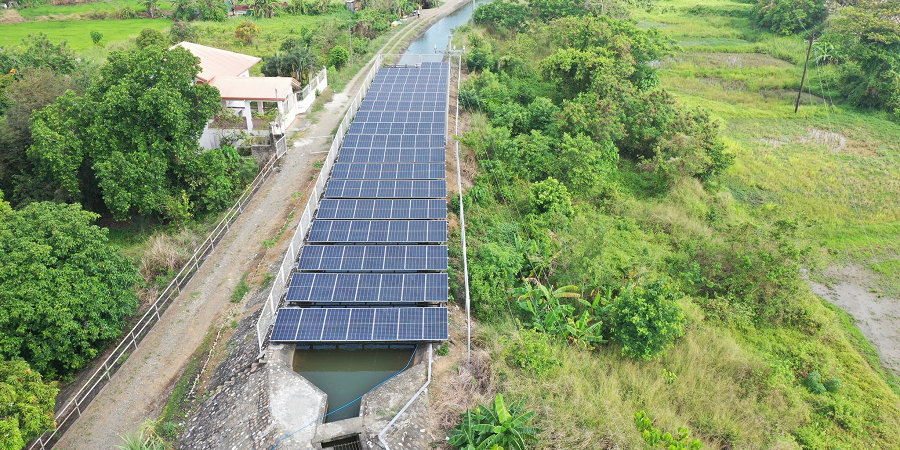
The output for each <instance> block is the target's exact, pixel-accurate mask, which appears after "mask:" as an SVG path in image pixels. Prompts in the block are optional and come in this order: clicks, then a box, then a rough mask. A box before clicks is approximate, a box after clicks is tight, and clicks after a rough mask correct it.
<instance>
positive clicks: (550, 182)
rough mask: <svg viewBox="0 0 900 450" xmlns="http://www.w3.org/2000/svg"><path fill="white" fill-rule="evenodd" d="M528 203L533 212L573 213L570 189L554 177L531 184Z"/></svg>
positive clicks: (567, 214)
mask: <svg viewBox="0 0 900 450" xmlns="http://www.w3.org/2000/svg"><path fill="white" fill-rule="evenodd" d="M528 204H529V205H530V206H531V210H532V211H533V212H535V213H539V214H542V213H555V214H560V215H562V216H566V217H568V216H571V215H572V214H573V211H572V196H571V195H569V190H568V189H566V186H565V185H564V184H562V183H560V182H559V181H557V180H556V178H553V177H549V178H547V179H546V180H544V181H540V182H537V183H534V184H532V185H531V195H529V197H528Z"/></svg>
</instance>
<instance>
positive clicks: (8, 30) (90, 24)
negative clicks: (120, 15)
mask: <svg viewBox="0 0 900 450" xmlns="http://www.w3.org/2000/svg"><path fill="white" fill-rule="evenodd" d="M171 25H172V21H171V20H169V19H129V20H111V19H104V20H90V21H77V22H22V23H16V24H6V25H0V46H2V47H7V46H14V45H20V44H22V40H23V39H25V38H27V37H28V35H30V34H36V33H44V34H46V35H47V36H49V37H50V40H51V41H54V42H58V41H63V40H65V41H68V42H69V46H70V47H71V48H72V50H75V51H76V52H80V51H84V50H89V49H92V48H94V47H95V46H94V44H93V42H91V31H99V32H101V33H103V40H102V41H101V44H103V45H109V44H112V43H116V42H122V41H127V40H128V39H129V38H131V37H134V36H137V34H138V33H140V32H141V30H143V29H144V28H152V29H155V30H160V31H162V30H165V29H166V28H168V27H170V26H171Z"/></svg>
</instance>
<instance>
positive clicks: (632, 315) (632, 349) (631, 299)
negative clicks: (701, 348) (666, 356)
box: [608, 280, 686, 359]
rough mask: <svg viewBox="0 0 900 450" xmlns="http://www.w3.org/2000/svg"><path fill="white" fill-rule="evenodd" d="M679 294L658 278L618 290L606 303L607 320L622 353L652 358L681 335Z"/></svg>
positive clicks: (682, 333)
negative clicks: (609, 301)
mask: <svg viewBox="0 0 900 450" xmlns="http://www.w3.org/2000/svg"><path fill="white" fill-rule="evenodd" d="M679 295H680V293H679V292H678V291H676V290H674V289H672V288H671V287H669V286H667V285H666V284H665V283H664V282H663V281H661V280H656V281H652V282H649V283H645V284H639V285H629V286H626V287H625V288H624V289H622V291H621V292H620V293H619V295H618V296H617V297H616V298H615V299H614V300H613V301H612V302H611V303H610V305H609V309H608V320H609V322H610V326H611V328H612V330H611V332H612V334H611V335H612V338H613V339H614V340H615V341H616V342H618V343H620V344H622V354H623V355H625V356H630V357H632V358H642V359H654V358H656V357H658V356H660V355H661V354H662V353H664V352H665V350H666V347H668V346H669V345H670V344H672V342H673V341H674V340H675V339H676V338H679V337H681V336H683V335H684V327H685V321H686V319H685V316H684V312H683V311H682V310H681V307H680V306H678V298H679Z"/></svg>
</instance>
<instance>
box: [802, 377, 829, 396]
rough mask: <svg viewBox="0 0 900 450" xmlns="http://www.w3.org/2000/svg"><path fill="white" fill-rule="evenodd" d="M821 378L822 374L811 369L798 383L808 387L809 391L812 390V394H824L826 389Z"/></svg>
mask: <svg viewBox="0 0 900 450" xmlns="http://www.w3.org/2000/svg"><path fill="white" fill-rule="evenodd" d="M821 378H822V375H819V372H816V371H812V372H810V373H809V375H807V376H806V378H804V379H803V381H801V382H800V384H802V385H803V387H805V388H807V389H809V392H812V393H813V394H824V393H825V392H827V391H826V390H825V386H824V385H823V384H822V381H821Z"/></svg>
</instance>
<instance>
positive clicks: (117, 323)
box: [0, 202, 139, 377]
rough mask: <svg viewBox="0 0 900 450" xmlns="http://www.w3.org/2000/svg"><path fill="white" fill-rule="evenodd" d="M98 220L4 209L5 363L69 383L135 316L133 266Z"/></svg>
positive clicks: (1, 291)
mask: <svg viewBox="0 0 900 450" xmlns="http://www.w3.org/2000/svg"><path fill="white" fill-rule="evenodd" d="M97 217H98V216H97V215H96V214H93V213H90V212H87V211H84V210H82V209H81V207H80V206H79V205H65V204H58V203H50V202H42V203H32V204H30V205H28V206H26V207H25V208H22V209H20V210H13V209H12V208H10V206H9V204H7V203H0V305H2V308H0V357H2V358H5V359H11V358H22V359H24V360H26V361H29V362H30V364H31V366H32V367H33V368H34V369H36V370H38V371H40V372H41V373H44V374H45V375H48V376H51V377H59V376H68V375H70V374H72V373H74V372H75V371H77V370H78V369H80V368H81V367H83V366H84V364H85V363H87V362H88V361H89V360H90V359H91V358H93V357H95V356H97V353H98V348H100V347H101V346H102V345H103V344H105V343H106V342H108V341H109V340H110V339H113V338H115V337H116V336H118V334H119V332H120V331H121V329H122V327H123V326H124V325H125V320H124V318H125V317H127V316H129V315H130V314H132V313H133V312H134V309H135V307H136V306H137V297H136V296H135V293H134V285H135V284H136V283H137V282H138V281H139V277H138V275H137V271H136V269H135V268H134V266H133V265H132V264H131V263H130V262H128V261H127V260H126V259H125V258H123V257H122V256H119V255H118V254H117V253H116V249H115V248H114V247H113V246H111V245H110V244H109V243H108V240H107V235H106V230H105V229H101V228H99V227H97V226H95V225H91V221H93V220H94V219H96V218H97Z"/></svg>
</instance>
